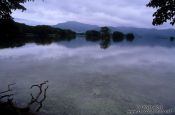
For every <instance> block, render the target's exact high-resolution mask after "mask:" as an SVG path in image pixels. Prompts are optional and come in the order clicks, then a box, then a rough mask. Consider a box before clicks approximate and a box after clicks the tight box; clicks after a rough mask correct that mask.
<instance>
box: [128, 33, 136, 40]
mask: <svg viewBox="0 0 175 115" xmlns="http://www.w3.org/2000/svg"><path fill="white" fill-rule="evenodd" d="M134 38H135V36H134V34H133V33H128V34H126V40H127V41H129V42H132V41H133V40H134Z"/></svg>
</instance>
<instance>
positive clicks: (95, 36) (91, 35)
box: [86, 30, 100, 41]
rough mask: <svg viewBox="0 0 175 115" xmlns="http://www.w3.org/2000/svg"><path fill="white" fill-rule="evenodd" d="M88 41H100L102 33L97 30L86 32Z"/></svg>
mask: <svg viewBox="0 0 175 115" xmlns="http://www.w3.org/2000/svg"><path fill="white" fill-rule="evenodd" d="M86 40H87V41H99V40H100V32H98V31H96V30H89V31H87V32H86Z"/></svg>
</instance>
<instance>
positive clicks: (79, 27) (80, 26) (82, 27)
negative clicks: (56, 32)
mask: <svg viewBox="0 0 175 115" xmlns="http://www.w3.org/2000/svg"><path fill="white" fill-rule="evenodd" d="M53 27H55V28H61V29H71V30H73V31H75V32H85V31H87V30H92V29H95V28H98V26H97V25H90V24H84V23H80V22H75V21H68V22H65V23H59V24H57V25H54V26H53Z"/></svg>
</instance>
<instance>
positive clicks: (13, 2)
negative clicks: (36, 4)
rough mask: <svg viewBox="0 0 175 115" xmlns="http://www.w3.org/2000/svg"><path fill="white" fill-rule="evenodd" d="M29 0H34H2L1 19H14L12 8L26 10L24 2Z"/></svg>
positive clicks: (0, 6) (0, 4)
mask: <svg viewBox="0 0 175 115" xmlns="http://www.w3.org/2000/svg"><path fill="white" fill-rule="evenodd" d="M28 1H34V0H1V1H0V19H12V17H11V14H12V10H22V11H24V10H26V8H25V7H24V6H23V5H22V4H23V3H25V2H28Z"/></svg>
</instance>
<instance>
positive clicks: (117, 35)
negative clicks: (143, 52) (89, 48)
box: [112, 31, 124, 42]
mask: <svg viewBox="0 0 175 115" xmlns="http://www.w3.org/2000/svg"><path fill="white" fill-rule="evenodd" d="M112 38H113V41H114V42H120V41H123V40H124V34H123V33H122V32H118V31H115V32H113V34H112Z"/></svg>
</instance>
